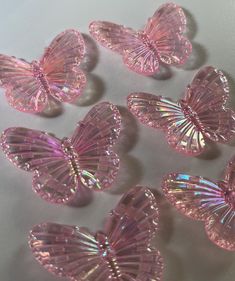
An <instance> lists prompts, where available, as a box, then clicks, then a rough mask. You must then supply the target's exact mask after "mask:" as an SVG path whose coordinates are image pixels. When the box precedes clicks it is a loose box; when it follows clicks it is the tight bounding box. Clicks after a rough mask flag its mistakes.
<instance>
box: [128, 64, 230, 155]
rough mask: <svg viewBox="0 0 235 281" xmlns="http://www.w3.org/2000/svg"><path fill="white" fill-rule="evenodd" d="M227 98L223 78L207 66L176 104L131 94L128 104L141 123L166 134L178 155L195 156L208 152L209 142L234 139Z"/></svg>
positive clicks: (226, 86) (225, 81) (162, 98)
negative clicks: (207, 145) (206, 150)
mask: <svg viewBox="0 0 235 281" xmlns="http://www.w3.org/2000/svg"><path fill="white" fill-rule="evenodd" d="M228 94H229V87H228V82H227V78H226V77H225V76H224V74H223V73H222V72H221V71H219V70H217V69H216V68H214V67H212V66H206V67H204V68H202V69H201V70H199V72H198V73H197V74H196V76H195V77H194V79H193V81H192V83H191V84H190V85H189V86H188V88H187V89H186V92H185V96H184V98H183V99H181V100H179V101H178V102H176V103H175V102H173V101H172V100H171V99H169V98H164V97H162V96H155V95H152V94H147V93H132V94H130V95H129V96H128V98H127V103H128V108H129V110H130V111H131V112H132V113H133V114H134V115H135V116H136V117H137V118H138V119H139V120H140V122H142V123H143V124H146V125H148V126H150V127H153V128H156V129H158V128H159V129H162V130H164V131H165V132H166V137H167V141H168V143H169V145H170V146H171V147H173V148H174V149H175V150H176V151H178V152H181V153H184V154H186V155H190V156H196V155H199V154H201V153H202V152H203V151H204V150H205V148H206V140H208V139H209V140H211V141H213V142H221V143H225V142H228V141H229V140H230V139H231V138H232V137H233V136H234V133H235V113H234V112H233V111H232V110H230V109H227V108H226V107H225V104H226V101H227V98H228Z"/></svg>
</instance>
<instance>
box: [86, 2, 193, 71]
mask: <svg viewBox="0 0 235 281" xmlns="http://www.w3.org/2000/svg"><path fill="white" fill-rule="evenodd" d="M185 27H186V18H185V15H184V12H183V10H182V8H180V7H179V6H177V5H176V4H174V3H167V4H163V5H162V6H161V7H160V8H159V9H158V10H157V11H156V12H155V14H154V15H153V16H152V17H151V18H150V19H149V20H148V22H147V24H146V26H145V28H144V29H143V30H139V31H135V30H133V29H131V28H126V27H124V26H122V25H118V24H114V23H111V22H105V21H94V22H92V23H91V24H90V27H89V29H90V33H91V35H92V36H93V37H94V38H95V39H96V40H97V41H98V42H99V43H100V44H101V45H103V46H104V47H106V48H109V49H111V50H112V51H115V52H117V53H119V54H120V55H122V57H123V61H124V63H125V65H126V66H127V67H128V68H129V69H131V70H132V71H135V72H137V73H139V74H143V75H153V74H154V73H156V72H157V71H158V70H159V64H160V63H164V64H168V65H182V64H184V63H185V61H186V60H187V59H188V57H189V55H190V53H191V51H192V45H191V43H190V42H189V40H188V39H187V38H185V37H184V36H183V33H184V31H185Z"/></svg>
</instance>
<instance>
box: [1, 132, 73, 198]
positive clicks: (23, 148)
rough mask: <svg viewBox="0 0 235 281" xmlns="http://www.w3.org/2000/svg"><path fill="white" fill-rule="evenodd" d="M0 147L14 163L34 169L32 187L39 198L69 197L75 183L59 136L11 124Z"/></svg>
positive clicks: (22, 167)
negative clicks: (11, 126)
mask: <svg viewBox="0 0 235 281" xmlns="http://www.w3.org/2000/svg"><path fill="white" fill-rule="evenodd" d="M1 147H2V150H3V152H4V153H5V155H6V156H7V158H8V159H9V160H10V161H11V162H12V163H13V164H14V165H16V166H17V167H19V168H21V169H23V170H26V171H30V172H34V179H33V188H34V191H35V192H37V193H38V194H39V195H40V196H41V197H42V198H43V199H45V200H47V201H50V202H54V203H64V202H67V201H68V200H69V199H70V198H71V197H73V194H74V193H75V189H76V188H77V184H76V181H75V179H74V178H73V177H71V175H70V167H69V164H68V161H67V159H66V158H65V155H64V153H63V150H62V148H61V141H60V140H59V139H57V138H55V137H53V136H51V135H48V134H46V133H44V132H42V131H37V130H31V129H26V128H20V127H18V128H16V127H15V128H14V127H13V128H8V129H6V130H5V131H4V132H3V133H2V136H1ZM36 179H37V180H36Z"/></svg>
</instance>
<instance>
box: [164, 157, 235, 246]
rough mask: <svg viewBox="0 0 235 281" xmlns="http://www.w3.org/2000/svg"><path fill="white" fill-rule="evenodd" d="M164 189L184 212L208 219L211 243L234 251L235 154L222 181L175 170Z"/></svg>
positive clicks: (172, 201)
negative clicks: (179, 172)
mask: <svg viewBox="0 0 235 281" xmlns="http://www.w3.org/2000/svg"><path fill="white" fill-rule="evenodd" d="M162 188H163V191H164V193H165V195H166V197H167V198H168V199H169V201H170V202H171V203H172V205H173V206H175V207H176V208H177V209H178V210H179V211H180V212H181V213H183V214H185V215H186V216H188V217H190V218H192V219H196V220H202V221H205V229H206V232H207V234H208V237H209V238H210V239H211V241H212V242H214V243H215V244H216V245H218V246H219V247H221V248H224V249H226V250H230V251H235V157H234V158H232V160H231V161H230V162H229V164H228V166H227V169H226V173H225V177H224V180H223V181H211V180H209V179H206V178H203V177H198V176H190V175H186V174H178V173H173V174H169V175H167V176H166V177H165V178H164V180H163V183H162Z"/></svg>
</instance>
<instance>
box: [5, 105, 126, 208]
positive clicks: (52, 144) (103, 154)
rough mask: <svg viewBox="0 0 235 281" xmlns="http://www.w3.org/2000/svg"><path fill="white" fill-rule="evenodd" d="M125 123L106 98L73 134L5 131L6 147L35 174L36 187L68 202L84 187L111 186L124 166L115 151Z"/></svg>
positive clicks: (10, 156) (49, 197) (7, 152)
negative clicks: (64, 136)
mask: <svg viewBox="0 0 235 281" xmlns="http://www.w3.org/2000/svg"><path fill="white" fill-rule="evenodd" d="M120 127H121V117H120V113H119V110H118V109H117V107H116V106H114V105H113V104H111V103H108V102H102V103H99V104H98V105H96V106H94V107H93V108H92V109H91V110H90V111H89V112H88V114H87V115H86V117H85V118H84V119H83V120H82V121H80V122H79V123H78V126H77V128H76V129H75V132H74V133H73V135H72V137H70V138H63V139H62V140H60V139H58V138H56V137H54V136H52V135H50V134H48V133H45V132H42V131H37V130H31V129H26V128H20V127H16V128H15V127H13V128H8V129H6V130H5V131H4V132H3V133H2V136H1V147H2V150H3V152H4V153H5V155H6V156H7V158H8V159H9V160H10V161H11V162H12V163H13V164H15V165H16V166H17V167H19V168H21V169H23V170H26V171H29V172H33V182H32V185H33V190H34V191H35V192H36V193H37V194H38V195H39V196H40V197H41V198H43V199H44V200H47V201H49V202H52V203H68V202H70V201H71V200H73V199H74V198H75V195H76V193H77V192H79V189H80V188H81V187H84V186H85V187H88V188H91V189H93V190H102V189H105V188H108V187H109V186H110V185H111V184H112V182H113V180H114V178H115V177H116V174H117V171H118V169H119V157H118V155H117V154H116V153H114V151H113V150H112V146H113V145H114V144H115V142H116V140H117V138H118V136H119V133H120Z"/></svg>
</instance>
